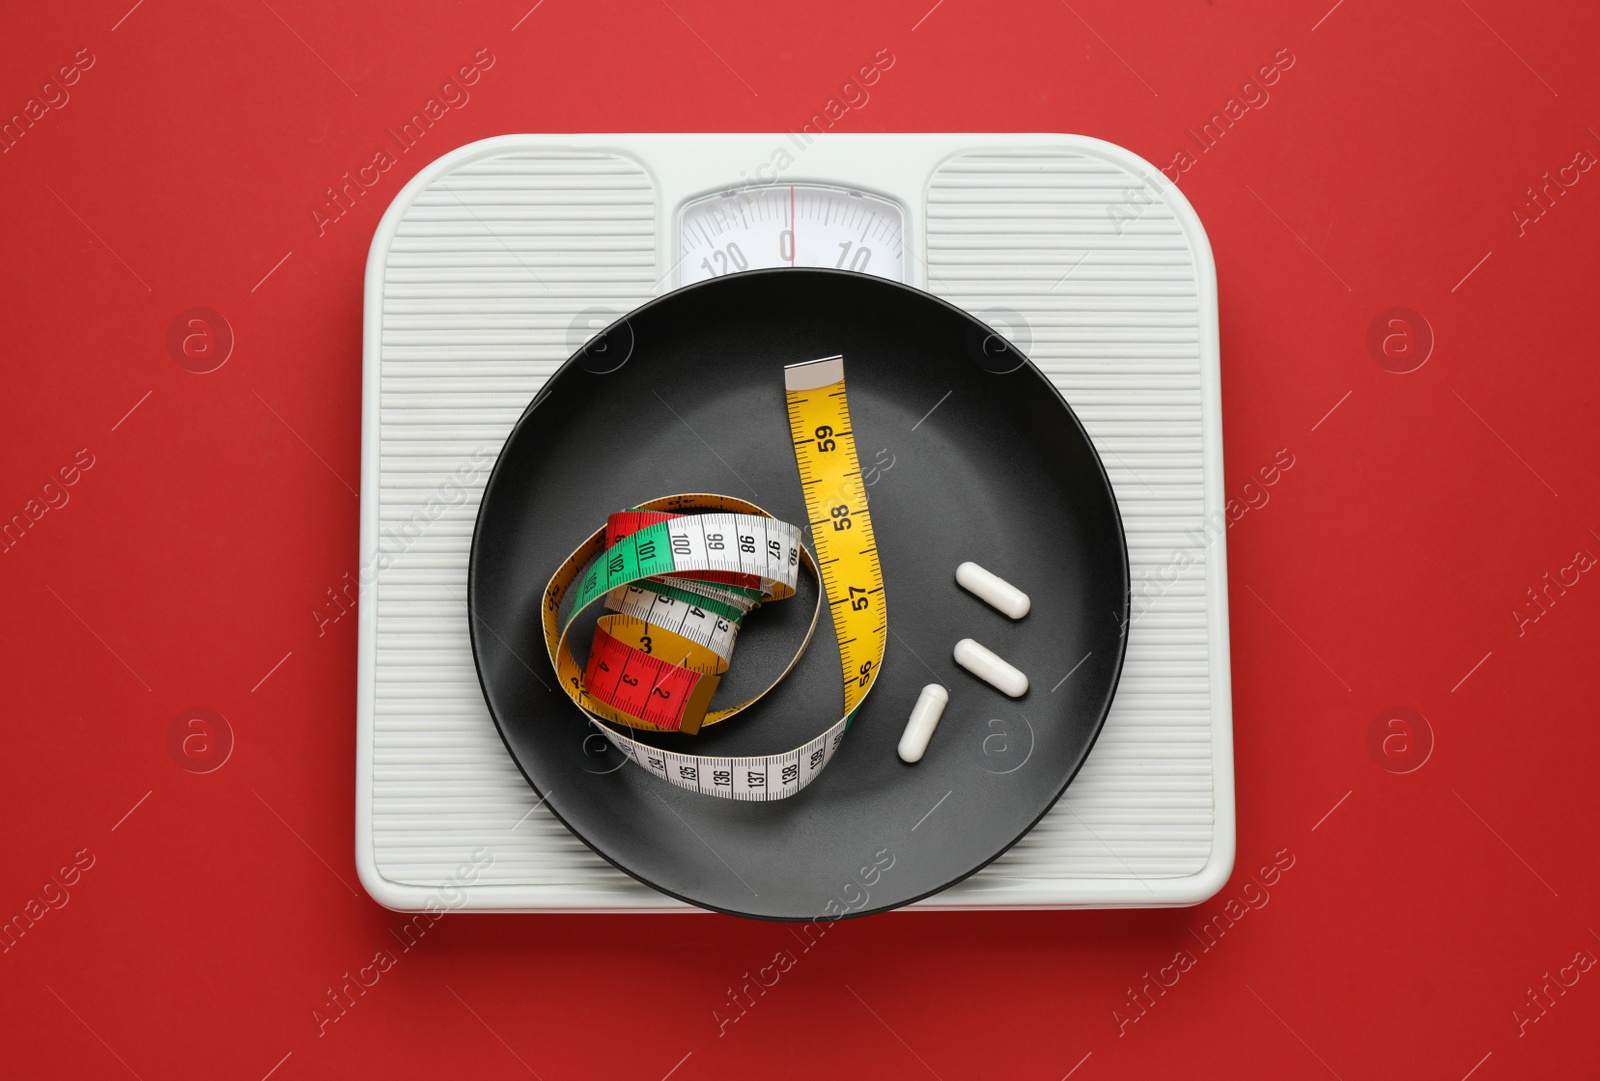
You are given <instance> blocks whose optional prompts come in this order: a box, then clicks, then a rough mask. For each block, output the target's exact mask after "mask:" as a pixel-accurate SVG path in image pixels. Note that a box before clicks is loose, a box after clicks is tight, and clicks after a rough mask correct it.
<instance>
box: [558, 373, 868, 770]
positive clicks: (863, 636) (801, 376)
mask: <svg viewBox="0 0 1600 1081" xmlns="http://www.w3.org/2000/svg"><path fill="white" fill-rule="evenodd" d="M784 388H785V392H786V398H787V404H788V413H789V427H790V433H791V437H792V441H793V443H794V453H795V461H796V463H797V464H798V465H799V468H800V482H801V486H802V490H803V491H804V493H805V503H806V513H807V517H808V524H809V526H810V529H811V535H812V537H813V538H814V541H815V544H816V549H817V551H816V555H815V556H813V555H812V553H811V551H810V549H808V548H807V547H806V545H805V543H804V541H803V540H802V538H801V531H800V530H799V529H797V528H796V527H795V526H792V525H790V524H788V523H786V522H781V521H779V520H778V519H776V518H774V517H773V516H772V515H770V514H768V513H767V512H766V511H764V510H762V509H761V508H760V507H758V506H756V505H755V504H754V503H749V502H747V501H745V500H742V499H736V498H734V497H732V496H725V495H705V494H688V495H673V496H666V497H663V498H661V499H654V500H651V501H649V502H647V503H641V504H640V505H639V506H637V507H635V508H633V509H631V510H627V511H621V512H619V513H617V514H613V515H611V516H610V517H609V518H608V519H607V521H606V525H605V526H604V528H601V529H598V530H596V531H595V532H594V533H593V534H592V535H591V536H590V537H589V538H588V540H586V541H584V542H583V543H582V544H581V545H579V546H578V549H577V550H576V551H574V552H573V553H572V554H571V555H570V556H568V557H567V559H566V561H565V562H563V563H562V564H561V567H560V568H559V569H558V570H557V571H556V573H555V575H554V576H553V577H552V578H551V579H550V584H549V586H548V587H547V588H546V589H545V596H544V605H543V608H542V620H543V626H544V637H545V645H546V648H547V649H548V650H549V652H550V662H551V664H553V665H554V666H555V670H556V675H557V676H558V678H559V679H560V682H561V689H562V690H563V691H565V692H566V694H567V696H568V697H569V698H571V699H572V701H573V702H574V703H575V704H576V705H577V706H578V708H579V709H581V710H583V712H584V713H585V714H586V715H587V716H588V717H589V719H590V720H591V721H593V722H594V724H595V726H596V727H597V728H599V730H600V731H601V733H602V734H603V735H604V736H605V737H606V739H608V740H610V741H611V743H612V744H613V745H614V746H616V747H617V749H618V750H620V751H621V752H622V753H623V754H624V755H626V756H627V757H628V758H629V759H631V760H632V761H633V762H634V763H636V764H637V765H639V766H642V767H643V768H645V769H646V770H648V771H649V772H651V773H653V774H655V775H656V776H657V777H660V778H662V779H663V780H666V781H670V782H671V783H673V784H675V785H677V786H678V787H680V788H686V789H689V790H690V791H693V792H702V793H705V794H707V795H714V796H721V797H724V798H726V799H738V800H775V799H783V798H785V797H787V796H792V795H794V794H795V793H796V792H798V791H800V790H801V789H802V788H804V787H805V786H806V785H808V784H810V783H811V781H812V780H814V779H815V778H816V776H817V775H818V774H819V773H821V772H822V770H823V768H824V767H825V766H827V764H828V762H829V761H831V760H832V758H833V755H834V752H835V751H836V750H838V747H839V743H840V741H842V740H843V739H844V733H845V730H846V729H847V728H848V727H849V725H850V722H851V720H853V719H854V717H855V713H856V710H857V709H859V708H860V705H861V702H862V700H863V699H864V698H866V696H867V693H868V692H869V691H870V690H872V685H873V684H874V683H875V682H876V681H877V677H878V671H879V669H880V668H881V667H882V664H883V655H884V651H885V648H886V646H887V641H888V620H887V617H886V616H885V613H884V603H883V573H882V569H881V568H880V566H879V563H878V548H877V543H876V541H875V539H874V536H873V531H872V519H871V517H870V516H869V515H868V513H867V489H866V485H865V484H864V483H863V482H862V479H861V464H860V461H859V459H858V458H857V456H856V445H855V438H854V436H853V435H852V432H851V427H850V406H849V402H848V400H847V399H846V396H845V386H844V358H843V357H829V358H827V359H824V360H815V361H809V362H807V363H804V364H792V365H789V366H788V367H787V368H785V369H784ZM802 568H804V569H805V570H807V571H809V572H811V573H812V574H813V575H815V576H816V577H817V578H818V579H819V587H818V590H817V607H816V609H815V610H814V611H813V612H812V615H811V625H810V627H809V628H808V629H807V631H806V635H805V639H804V641H802V642H801V643H800V648H799V649H798V650H796V651H795V654H794V656H793V657H792V658H790V660H789V663H788V664H787V665H785V666H784V669H783V671H782V672H780V673H779V674H778V676H777V678H776V679H774V680H773V681H772V683H770V684H769V685H768V686H767V687H765V688H764V689H762V690H761V691H760V692H759V693H758V694H756V695H755V696H754V697H752V698H750V699H748V700H746V701H744V702H741V703H739V704H738V705H735V706H728V707H724V708H722V709H712V708H711V699H712V696H713V695H714V694H715V693H716V690H717V687H718V685H719V684H720V682H721V678H722V675H723V673H724V672H726V671H727V670H728V666H729V664H730V663H731V661H732V657H733V645H734V642H735V640H736V639H737V637H738V634H739V629H740V627H741V626H742V625H743V623H744V619H745V617H746V616H748V615H749V613H750V612H751V611H753V610H754V609H755V608H756V607H757V606H759V605H761V604H763V603H767V602H769V601H776V600H784V599H786V598H788V597H792V596H793V595H794V593H795V588H796V586H797V585H798V583H799V576H800V571H801V569H802ZM569 594H570V595H571V603H570V604H567V603H566V599H567V597H568V595H569ZM824 603H826V604H827V607H828V611H829V612H830V613H831V615H832V617H833V625H834V630H835V632H836V634H837V637H838V640H839V663H840V671H841V673H842V675H843V677H844V714H843V716H842V717H841V718H840V719H839V720H838V721H836V722H834V723H833V724H832V725H831V726H830V727H829V728H828V729H827V731H825V732H823V733H822V734H821V735H819V736H817V737H815V738H814V739H811V740H809V741H808V742H806V743H805V744H803V745H801V746H799V747H796V748H794V749H793V750H790V751H786V752H784V753H782V754H775V755H760V756H746V757H714V756H705V755H689V754H680V753H677V752H674V751H663V750H660V749H659V748H656V747H651V746H649V745H648V744H644V743H640V742H639V741H638V740H636V739H633V738H631V737H630V736H627V735H625V734H623V732H621V731H619V730H618V729H619V728H626V729H634V730H638V731H651V732H682V733H685V734H689V735H693V734H694V733H697V732H699V731H700V729H702V728H704V727H705V726H707V725H712V724H717V723H720V722H722V721H725V720H727V719H729V718H730V717H734V716H736V715H738V714H739V713H741V712H743V711H744V710H746V709H748V708H749V707H750V706H752V705H754V704H755V703H756V702H757V701H759V700H760V699H761V698H762V696H764V695H765V694H766V693H767V691H770V690H771V689H772V688H773V687H775V686H776V685H777V684H778V682H779V681H781V680H782V679H783V677H784V676H786V675H788V674H789V672H790V670H792V669H793V668H794V666H795V664H796V663H798V661H799V660H800V657H801V655H802V654H804V652H805V650H806V646H808V645H809V644H810V642H811V636H812V635H813V634H814V633H815V632H816V628H817V621H818V618H819V616H820V613H821V611H822V607H823V604H824ZM596 605H599V606H601V607H603V608H604V609H605V611H606V612H607V613H608V614H606V615H602V616H600V618H599V619H598V621H597V622H596V625H595V631H594V639H593V642H592V644H591V646H590V649H589V657H588V660H587V662H586V663H584V664H582V665H580V664H579V663H578V660H577V658H576V657H574V656H573V653H572V646H571V643H570V641H569V637H570V634H571V632H572V629H573V627H574V624H575V623H576V621H577V618H578V616H579V615H580V614H582V613H583V612H584V611H586V610H588V609H590V608H591V607H594V606H596ZM563 607H565V608H566V613H565V615H564V616H563V614H562V609H563Z"/></svg>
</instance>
